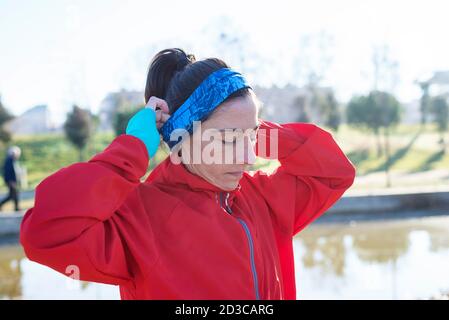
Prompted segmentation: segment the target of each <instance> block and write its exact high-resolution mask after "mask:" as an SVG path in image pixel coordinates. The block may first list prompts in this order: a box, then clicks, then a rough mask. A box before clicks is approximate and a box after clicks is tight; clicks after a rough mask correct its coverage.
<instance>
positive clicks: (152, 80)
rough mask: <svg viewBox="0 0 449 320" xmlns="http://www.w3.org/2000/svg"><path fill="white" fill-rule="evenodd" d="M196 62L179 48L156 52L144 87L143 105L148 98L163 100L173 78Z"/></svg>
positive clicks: (193, 57)
mask: <svg viewBox="0 0 449 320" xmlns="http://www.w3.org/2000/svg"><path fill="white" fill-rule="evenodd" d="M195 61H196V59H195V56H194V55H193V54H187V53H186V52H185V51H184V50H182V49H180V48H170V49H165V50H162V51H160V52H158V53H157V54H156V55H155V56H154V58H153V59H152V60H151V63H150V67H149V70H148V76H147V82H146V86H145V103H147V102H148V100H149V99H150V97H152V96H156V97H159V98H161V99H165V94H166V92H167V88H168V86H169V84H170V81H171V79H172V78H173V76H174V75H175V74H176V73H177V72H180V71H182V70H184V69H185V67H187V66H188V65H189V64H192V63H194V62H195Z"/></svg>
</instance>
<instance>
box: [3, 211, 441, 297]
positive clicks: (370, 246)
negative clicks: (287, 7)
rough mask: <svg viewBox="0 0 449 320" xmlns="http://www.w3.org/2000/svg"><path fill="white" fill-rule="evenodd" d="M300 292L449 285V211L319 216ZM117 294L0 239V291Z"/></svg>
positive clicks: (405, 293)
mask: <svg viewBox="0 0 449 320" xmlns="http://www.w3.org/2000/svg"><path fill="white" fill-rule="evenodd" d="M294 246H295V262H296V277H297V279H296V281H297V291H298V298H299V299H421V298H422V299H427V298H429V297H431V296H433V295H435V294H438V293H440V292H441V291H446V292H447V291H448V290H449V273H448V271H449V216H440V217H424V218H419V219H401V220H385V221H371V222H357V223H354V222H353V223H350V224H343V223H318V224H313V225H311V226H309V228H307V229H306V230H304V231H303V232H301V233H300V235H298V236H297V237H296V238H295V239H294ZM2 298H3V299H119V298H120V296H119V292H118V288H117V287H115V286H109V285H100V284H95V283H87V282H77V281H73V280H71V279H69V278H66V277H65V276H63V275H60V274H58V273H56V272H54V271H53V270H51V269H49V268H47V267H45V266H42V265H39V264H36V263H34V262H31V261H29V260H28V259H26V258H25V257H24V254H23V252H22V249H21V247H20V246H19V245H3V246H1V247H0V299H2Z"/></svg>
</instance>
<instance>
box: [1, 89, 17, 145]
mask: <svg viewBox="0 0 449 320" xmlns="http://www.w3.org/2000/svg"><path fill="white" fill-rule="evenodd" d="M13 118H14V116H13V115H11V114H10V113H9V111H8V110H7V109H6V108H5V106H4V105H3V103H2V97H1V96H0V141H1V142H3V143H4V144H7V143H8V142H9V141H11V133H10V132H9V131H8V130H7V129H5V128H4V125H5V123H6V122H8V121H10V120H11V119H13Z"/></svg>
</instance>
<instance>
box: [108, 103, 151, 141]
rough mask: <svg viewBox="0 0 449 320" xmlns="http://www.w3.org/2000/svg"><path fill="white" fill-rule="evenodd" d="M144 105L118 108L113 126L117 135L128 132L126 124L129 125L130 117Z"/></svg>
mask: <svg viewBox="0 0 449 320" xmlns="http://www.w3.org/2000/svg"><path fill="white" fill-rule="evenodd" d="M142 108H143V106H137V107H129V106H128V107H121V108H118V109H117V111H116V112H115V113H114V116H113V120H112V126H113V128H114V133H115V135H116V136H119V135H121V134H123V133H125V132H126V126H127V125H128V121H129V119H131V117H132V116H133V115H134V114H135V113H136V112H137V111H138V110H139V109H142Z"/></svg>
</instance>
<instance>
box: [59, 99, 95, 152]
mask: <svg viewBox="0 0 449 320" xmlns="http://www.w3.org/2000/svg"><path fill="white" fill-rule="evenodd" d="M64 131H65V135H66V137H67V139H68V140H69V141H70V142H71V143H72V144H73V145H74V146H75V147H76V148H77V149H78V151H79V161H83V152H84V151H85V149H86V146H87V143H88V142H89V140H90V138H91V136H92V134H93V131H94V130H93V121H92V115H91V113H90V112H89V111H88V110H85V109H81V108H80V107H78V106H77V105H74V106H73V109H72V111H71V112H70V113H69V114H68V115H67V120H66V122H65V123H64Z"/></svg>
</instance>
